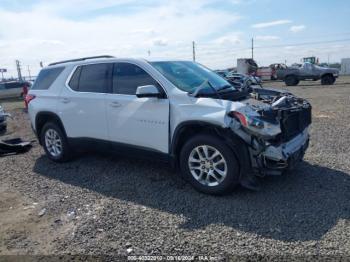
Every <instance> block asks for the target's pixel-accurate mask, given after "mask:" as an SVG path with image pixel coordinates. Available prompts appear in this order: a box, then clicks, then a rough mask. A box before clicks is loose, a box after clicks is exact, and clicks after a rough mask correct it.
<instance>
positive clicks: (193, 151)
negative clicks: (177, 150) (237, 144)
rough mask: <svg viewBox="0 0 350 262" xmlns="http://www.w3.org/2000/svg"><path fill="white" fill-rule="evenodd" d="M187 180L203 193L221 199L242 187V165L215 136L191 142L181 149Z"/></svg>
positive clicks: (197, 138) (203, 137)
mask: <svg viewBox="0 0 350 262" xmlns="http://www.w3.org/2000/svg"><path fill="white" fill-rule="evenodd" d="M180 167H181V172H182V173H183V175H184V177H185V178H186V179H187V180H188V181H189V182H190V183H191V185H192V186H193V187H194V188H195V189H197V190H198V191H200V192H203V193H207V194H215V195H222V194H225V193H228V192H230V191H232V189H233V188H234V187H235V186H237V185H238V183H239V173H240V169H239V164H238V161H237V158H236V156H235V154H234V153H233V151H232V150H231V149H230V147H229V146H227V145H226V144H225V142H223V141H222V140H220V139H218V138H216V137H215V136H212V135H198V136H195V137H193V138H191V139H190V140H189V141H188V142H187V143H186V144H185V145H184V146H183V148H182V150H181V154H180Z"/></svg>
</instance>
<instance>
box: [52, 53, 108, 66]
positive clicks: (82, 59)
mask: <svg viewBox="0 0 350 262" xmlns="http://www.w3.org/2000/svg"><path fill="white" fill-rule="evenodd" d="M97 58H114V56H111V55H100V56H89V57H82V58H76V59H70V60H64V61H59V62H55V63H51V64H49V66H52V65H58V64H64V63H68V62H78V61H84V60H89V59H97Z"/></svg>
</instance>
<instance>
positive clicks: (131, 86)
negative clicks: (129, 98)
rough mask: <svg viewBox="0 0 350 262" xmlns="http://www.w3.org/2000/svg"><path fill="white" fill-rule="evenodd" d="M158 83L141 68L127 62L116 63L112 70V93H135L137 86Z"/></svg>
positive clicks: (156, 84)
mask: <svg viewBox="0 0 350 262" xmlns="http://www.w3.org/2000/svg"><path fill="white" fill-rule="evenodd" d="M144 85H155V86H156V87H158V88H159V86H158V83H157V82H156V81H155V80H154V79H153V78H152V77H151V76H150V75H149V74H148V73H147V72H146V71H145V70H143V69H142V68H140V67H139V66H137V65H133V64H129V63H116V64H115V65H114V70H113V93H114V94H124V95H135V94H136V89H137V87H138V86H144Z"/></svg>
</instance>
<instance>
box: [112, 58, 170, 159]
mask: <svg viewBox="0 0 350 262" xmlns="http://www.w3.org/2000/svg"><path fill="white" fill-rule="evenodd" d="M144 85H155V86H156V87H157V88H158V90H159V91H160V92H161V93H162V94H164V98H154V97H152V98H146V97H145V98H138V97H136V95H135V94H136V89H137V87H138V86H144ZM107 119H108V131H109V139H110V140H111V141H113V142H118V143H122V144H128V145H135V146H137V147H141V148H148V149H152V150H155V151H160V152H163V153H168V143H169V140H168V131H169V100H168V99H167V98H166V95H165V92H164V90H163V88H162V87H161V86H160V84H159V83H158V82H157V81H156V80H155V79H154V78H153V77H152V76H150V75H149V74H148V73H147V72H146V71H145V70H143V69H142V68H141V67H140V66H138V65H135V64H131V63H116V64H114V69H113V88H112V94H109V95H108V96H107Z"/></svg>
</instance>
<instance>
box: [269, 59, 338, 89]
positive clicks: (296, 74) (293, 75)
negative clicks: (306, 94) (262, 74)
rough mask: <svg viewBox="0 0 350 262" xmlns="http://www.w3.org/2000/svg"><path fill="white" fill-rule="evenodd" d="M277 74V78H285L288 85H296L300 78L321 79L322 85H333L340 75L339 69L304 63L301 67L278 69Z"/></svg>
mask: <svg viewBox="0 0 350 262" xmlns="http://www.w3.org/2000/svg"><path fill="white" fill-rule="evenodd" d="M276 75H277V79H278V80H283V81H284V82H285V83H286V85H287V86H296V85H298V84H299V81H300V80H313V81H317V80H320V79H321V84H322V85H333V84H334V82H335V79H336V78H337V77H338V75H339V70H338V69H335V68H327V67H321V66H318V65H314V64H311V63H304V64H303V65H302V66H301V67H287V68H281V69H277V71H276Z"/></svg>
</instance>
